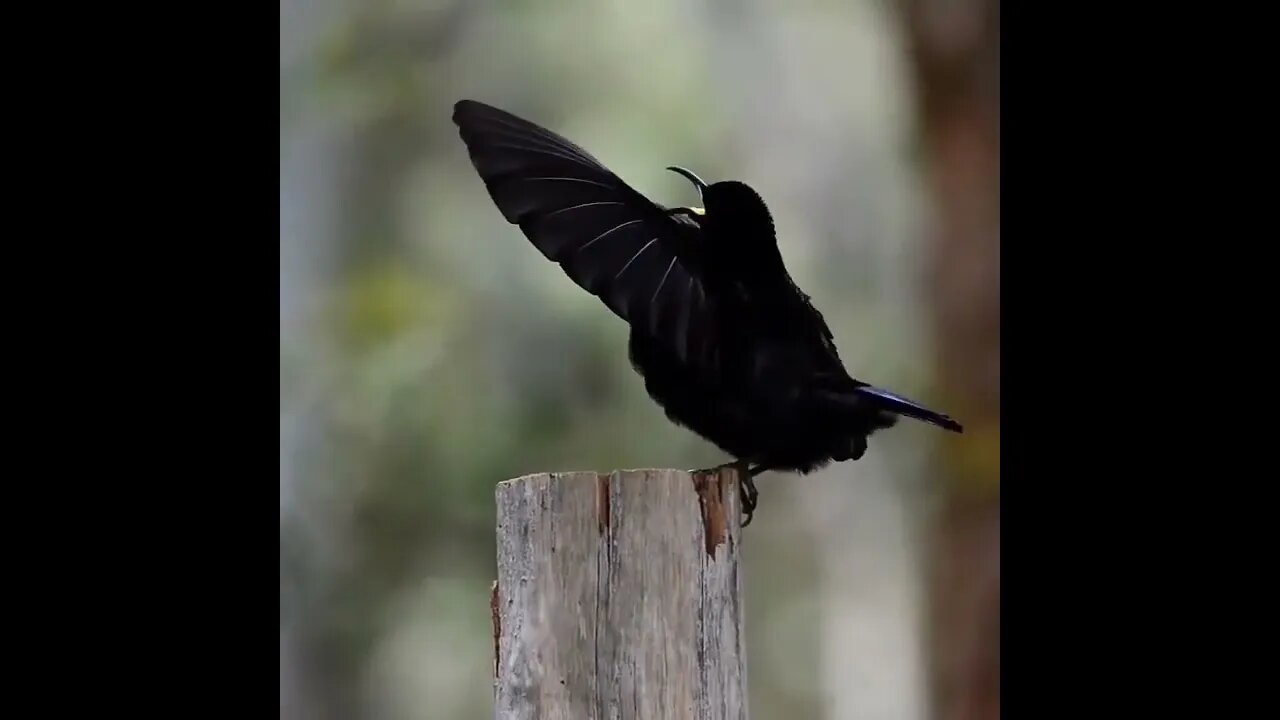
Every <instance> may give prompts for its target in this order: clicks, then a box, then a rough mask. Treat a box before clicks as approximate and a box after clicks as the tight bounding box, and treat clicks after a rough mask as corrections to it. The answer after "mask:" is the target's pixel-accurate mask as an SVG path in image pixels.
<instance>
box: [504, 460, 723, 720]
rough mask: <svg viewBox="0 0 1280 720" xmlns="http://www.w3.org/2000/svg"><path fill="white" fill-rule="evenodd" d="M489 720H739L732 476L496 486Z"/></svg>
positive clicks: (563, 476) (567, 476) (638, 476)
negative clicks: (494, 654) (492, 693)
mask: <svg viewBox="0 0 1280 720" xmlns="http://www.w3.org/2000/svg"><path fill="white" fill-rule="evenodd" d="M495 495H496V499H497V508H498V580H497V584H496V589H495V595H494V611H493V617H494V637H495V645H496V652H497V658H496V677H495V684H496V688H495V690H496V692H495V695H496V698H495V700H496V714H495V716H496V717H497V718H498V719H499V720H533V719H538V720H560V719H562V718H563V719H564V720H606V719H608V720H615V719H616V720H632V719H634V720H653V719H658V718H672V719H678V720H684V719H686V718H687V719H689V720H713V719H714V720H728V719H732V720H745V718H746V717H747V707H746V696H747V693H746V659H745V650H744V647H743V628H742V610H743V607H742V600H741V593H742V579H741V573H740V570H739V564H738V562H739V560H738V559H739V543H740V534H739V531H740V522H741V521H740V507H739V495H738V485H737V477H736V475H735V474H734V473H733V472H732V471H731V470H723V471H721V472H720V473H719V474H718V475H693V474H690V473H688V472H684V471H680V470H628V471H616V472H613V473H610V474H597V473H592V472H569V473H552V474H538V475H529V476H525V477H521V478H517V479H514V480H509V481H506V482H503V483H500V484H499V486H498V488H497V491H496V493H495Z"/></svg>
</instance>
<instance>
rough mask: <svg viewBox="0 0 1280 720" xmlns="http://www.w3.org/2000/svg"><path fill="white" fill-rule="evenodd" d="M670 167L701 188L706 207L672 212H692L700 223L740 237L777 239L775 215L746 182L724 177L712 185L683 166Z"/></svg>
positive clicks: (703, 203) (676, 209) (687, 208)
mask: <svg viewBox="0 0 1280 720" xmlns="http://www.w3.org/2000/svg"><path fill="white" fill-rule="evenodd" d="M667 169H668V170H670V171H672V172H674V173H676V174H678V175H682V176H684V177H685V179H687V180H688V181H689V182H691V183H693V186H694V187H696V188H697V189H698V194H699V195H700V196H701V197H702V207H685V208H675V209H674V210H673V211H672V212H678V213H683V214H686V215H692V216H693V217H694V218H695V219H696V220H697V221H698V224H699V225H702V226H704V227H707V226H710V227H713V228H717V229H720V230H721V231H723V232H725V233H731V234H733V235H735V236H738V237H740V238H744V239H745V238H750V237H759V238H767V239H768V240H769V241H770V242H772V241H773V237H774V231H773V217H772V215H770V213H769V208H768V206H766V205H765V203H764V200H763V199H762V198H761V197H760V195H759V193H757V192H756V191H755V190H753V189H752V188H751V186H750V185H747V184H746V183H743V182H739V181H737V180H724V181H721V182H717V183H711V184H708V183H706V182H704V181H703V180H702V178H700V177H698V176H697V175H694V174H693V173H692V172H690V171H689V170H686V169H685V168H682V167H676V166H672V167H669V168H667Z"/></svg>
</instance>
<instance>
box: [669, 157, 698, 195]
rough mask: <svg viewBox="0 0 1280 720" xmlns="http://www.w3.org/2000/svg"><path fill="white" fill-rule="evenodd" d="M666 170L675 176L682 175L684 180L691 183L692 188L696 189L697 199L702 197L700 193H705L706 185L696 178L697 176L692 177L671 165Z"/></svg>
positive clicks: (690, 174) (683, 170)
mask: <svg viewBox="0 0 1280 720" xmlns="http://www.w3.org/2000/svg"><path fill="white" fill-rule="evenodd" d="M667 169H668V170H670V171H671V172H673V173H676V174H677V175H683V176H684V178H685V179H686V180H688V181H689V182H691V183H693V186H694V187H696V188H698V197H702V193H703V192H705V191H706V189H707V184H706V183H705V182H703V181H702V178H700V177H698V176H697V175H694V174H693V173H692V172H690V171H689V170H686V169H684V168H682V167H679V166H677V165H672V166H671V167H668V168H667Z"/></svg>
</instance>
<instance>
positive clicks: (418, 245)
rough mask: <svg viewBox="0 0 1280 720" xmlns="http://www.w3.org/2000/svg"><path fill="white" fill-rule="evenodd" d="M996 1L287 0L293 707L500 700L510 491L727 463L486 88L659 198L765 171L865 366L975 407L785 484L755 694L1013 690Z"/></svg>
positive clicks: (790, 256) (768, 484) (286, 491)
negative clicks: (495, 200) (670, 412)
mask: <svg viewBox="0 0 1280 720" xmlns="http://www.w3.org/2000/svg"><path fill="white" fill-rule="evenodd" d="M998 10H999V6H998V1H997V0H949V1H943V0H932V1H928V2H926V1H924V0H902V1H900V2H887V1H886V2H872V1H870V0H851V1H847V2H834V1H832V0H774V1H772V2H766V1H764V0H649V2H645V3H625V2H620V1H618V0H603V1H602V0H590V1H589V0H556V2H527V1H526V2H514V1H512V2H496V1H491V2H481V1H479V0H383V1H374V0H358V1H357V0H281V6H280V11H281V36H280V42H281V46H280V82H281V96H280V121H281V131H280V140H281V151H280V152H281V154H280V171H281V186H280V207H281V226H280V252H281V265H280V327H281V347H280V379H281V396H280V653H281V655H280V667H281V675H280V709H281V717H282V718H290V719H293V718H299V719H301V718H306V719H314V720H357V719H359V720H428V719H433V720H434V719H446V718H448V719H453V718H478V717H487V716H490V713H491V710H492V697H493V695H492V685H491V682H492V652H493V649H492V639H491V634H490V625H489V623H490V619H489V604H488V603H489V583H490V581H491V580H492V579H493V577H494V572H495V570H494V563H495V560H494V528H493V525H494V505H493V486H494V484H495V483H496V482H499V481H501V480H504V479H507V478H510V477H514V476H517V475H521V474H525V473H528V472H534V471H540V470H553V469H554V470H570V469H598V470H609V469H614V468H626V467H653V466H664V467H684V468H691V467H702V466H706V465H712V464H718V463H720V462H722V461H724V460H725V459H726V458H724V457H723V456H722V455H720V453H719V452H718V451H716V450H715V449H714V448H712V447H710V446H709V445H707V444H706V443H704V442H702V441H700V440H699V439H697V438H696V437H694V436H692V435H690V434H688V433H686V432H685V431H682V430H679V429H677V428H675V427H672V426H671V425H669V424H668V423H667V422H666V421H665V419H664V418H663V416H662V414H661V411H660V410H659V409H658V408H657V407H656V406H654V405H653V404H652V403H650V402H649V401H648V399H647V398H646V397H645V395H644V392H643V389H642V386H641V383H640V381H639V379H638V378H637V376H636V375H635V374H634V373H633V372H632V370H631V369H630V367H629V365H628V364H627V360H626V351H625V348H626V328H625V327H624V326H623V325H622V323H621V322H620V321H618V320H617V319H616V318H615V317H614V316H613V315H612V314H610V313H609V312H608V310H607V309H606V308H605V307H604V306H603V305H602V304H601V303H599V302H598V301H596V300H595V299H594V298H592V297H590V296H589V295H587V294H586V293H585V292H583V291H581V290H579V289H578V288H577V287H576V286H574V285H573V284H572V283H571V282H570V281H569V280H568V279H567V278H566V277H564V275H563V274H562V273H561V271H560V270H559V269H558V268H557V267H556V266H554V265H552V264H551V263H548V262H547V261H545V260H544V259H543V258H542V257H541V255H539V254H538V253H537V252H536V251H535V250H534V249H533V248H532V247H531V246H530V245H529V244H528V243H527V242H526V241H525V239H524V238H523V236H521V235H520V234H519V232H518V230H517V229H516V228H513V227H511V226H509V225H506V224H505V223H504V222H503V220H502V218H501V216H500V215H499V213H498V212H497V210H496V209H495V208H494V206H493V205H492V203H491V202H490V201H489V199H488V197H487V195H486V193H485V192H484V189H483V187H482V186H481V184H480V182H479V180H478V178H477V177H476V175H475V173H474V172H473V171H472V169H471V167H470V166H469V164H468V162H467V158H466V152H465V149H464V147H463V145H462V143H461V141H460V140H459V139H458V136H457V134H456V131H455V128H454V126H453V125H452V124H451V122H450V112H451V109H452V104H453V102H454V101H455V100H457V99H459V98H463V97H471V98H475V99H479V100H483V101H486V102H490V103H492V104H495V105H498V106H500V107H503V108H506V109H508V110H511V111H513V112H515V113H517V114H519V115H523V116H526V117H528V118H530V119H532V120H534V121H536V122H539V123H541V124H544V125H547V126H549V127H551V128H552V129H554V130H557V131H559V132H561V133H563V134H566V135H567V136H568V137H570V138H571V139H573V140H575V141H576V142H578V143H579V144H581V145H583V146H585V147H586V148H587V149H588V150H590V151H591V152H592V153H593V154H595V155H596V156H597V157H598V158H600V159H601V160H602V161H603V162H604V163H605V164H606V165H608V166H610V167H611V168H612V169H613V170H614V171H615V172H617V173H618V174H620V175H621V176H622V177H623V179H625V180H627V181H628V182H629V183H631V184H632V185H633V186H634V187H636V188H637V189H639V190H641V191H642V192H645V193H647V194H649V195H650V196H651V197H653V198H654V199H655V200H657V201H658V202H661V203H667V204H688V203H691V202H694V196H693V195H692V194H691V193H692V189H691V188H690V186H689V185H688V183H687V182H685V181H684V180H682V179H681V178H679V177H677V176H676V175H674V174H672V173H670V172H667V171H665V170H663V168H664V167H665V166H667V165H670V164H680V165H685V166H687V167H690V168H692V169H693V170H694V171H695V172H697V173H699V174H700V175H702V176H703V177H705V178H707V179H709V180H716V179H727V178H737V179H742V180H745V181H746V182H748V183H750V184H752V185H753V186H755V187H756V188H757V189H758V190H759V191H760V192H761V193H762V194H763V196H764V197H765V198H766V199H767V200H768V201H769V202H770V204H771V207H772V209H773V211H774V214H775V219H776V221H777V224H778V227H779V230H780V235H781V246H782V251H783V254H784V256H785V258H786V260H787V262H788V264H789V266H790V268H791V271H792V274H793V276H794V277H795V278H796V280H797V282H799V283H800V284H801V286H802V287H803V288H805V290H806V291H808V292H809V293H810V294H811V295H812V296H813V298H814V300H815V302H816V303H817V304H818V306H819V307H820V308H821V309H822V311H823V313H824V314H825V316H826V318H827V320H828V322H829V323H830V324H831V326H832V328H833V330H834V332H835V334H836V339H837V343H838V345H839V347H840V350H841V353H842V355H843V357H844V358H845V360H846V364H847V365H848V366H849V368H850V371H851V372H853V373H854V374H855V375H856V376H858V377H862V378H864V379H867V380H869V381H871V382H874V383H877V384H880V385H883V386H888V387H892V388H895V389H898V390H900V391H903V392H905V393H906V394H908V395H912V396H915V397H918V398H921V399H924V400H926V401H928V402H929V403H931V404H933V405H935V406H936V407H938V409H941V410H943V411H945V412H949V413H951V414H953V415H955V416H957V417H958V418H959V419H961V420H962V421H963V422H964V423H965V425H966V428H967V432H966V434H965V435H963V436H960V437H953V436H950V435H949V434H944V433H942V432H940V431H937V430H935V429H933V428H931V427H928V426H923V425H921V424H918V423H913V422H904V423H902V424H901V425H900V426H899V427H898V428H896V429H894V430H892V431H889V432H888V433H884V434H881V435H879V436H877V437H876V439H875V441H874V442H873V443H872V446H871V449H870V451H869V452H868V454H867V456H866V457H865V458H864V459H863V460H862V461H860V462H858V463H846V464H841V465H836V466H832V467H830V468H829V469H826V470H824V471H822V472H819V473H815V474H813V475H810V476H806V477H796V476H779V475H773V474H770V475H765V476H762V477H761V478H760V480H759V481H758V485H759V487H760V490H761V493H762V498H761V500H762V507H761V511H760V512H758V513H757V516H756V519H755V521H754V522H753V523H752V525H751V527H750V528H748V532H747V534H746V543H745V545H744V556H745V566H744V572H745V578H746V580H745V582H746V612H747V652H748V663H749V665H748V667H749V682H750V708H751V713H752V716H753V717H756V718H858V719H865V720H873V719H874V720H924V719H926V718H938V719H939V720H955V719H959V718H964V719H965V720H987V719H988V718H995V717H998V714H999V703H998V691H999V685H998V671H999V654H998V645H999V553H998V543H999V515H998V514H999V495H998V489H999V484H998V483H999V459H998V453H999V431H998V428H999V412H998V408H999V373H1000V368H999V359H998V358H999V355H998V347H999V289H998V288H999V267H998V251H999V222H998V182H999V174H998V163H999V143H998V130H999V115H998V107H999V84H998V76H999V71H998V67H999V65H998V64H999V54H998Z"/></svg>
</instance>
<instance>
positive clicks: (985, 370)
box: [900, 0, 1000, 720]
mask: <svg viewBox="0 0 1280 720" xmlns="http://www.w3.org/2000/svg"><path fill="white" fill-rule="evenodd" d="M900 9H901V11H902V13H901V18H902V20H903V22H904V25H905V27H904V30H905V33H906V36H907V40H908V48H909V52H910V54H911V57H910V60H911V63H912V70H913V72H914V79H915V91H916V101H917V107H918V110H919V112H918V118H919V122H920V128H919V131H920V138H921V141H922V142H923V145H924V150H925V156H926V158H927V165H928V177H929V187H930V190H931V193H932V200H933V206H934V208H935V212H936V214H935V220H936V224H935V226H934V229H933V236H932V250H933V252H932V253H931V258H932V268H931V282H930V290H931V292H932V302H933V307H934V317H933V320H934V331H935V337H936V341H937V350H938V355H939V363H938V368H939V369H938V379H939V388H938V389H939V395H938V398H937V402H938V404H939V405H941V406H943V407H946V408H947V411H948V412H952V413H954V414H955V416H956V417H958V418H960V419H961V421H962V422H964V423H965V434H964V435H963V436H955V437H948V438H946V439H945V443H946V444H945V447H944V455H943V460H944V462H943V463H942V467H941V474H942V479H943V482H944V484H943V488H942V494H941V499H940V504H939V505H938V507H937V515H936V517H935V519H934V523H933V527H932V533H931V542H930V544H931V548H930V551H929V560H930V574H929V584H930V591H929V598H930V606H931V609H930V621H931V622H930V625H931V637H930V645H931V647H930V650H931V653H930V655H931V659H932V664H933V667H932V685H933V703H932V704H933V716H934V717H935V718H938V720H992V719H994V718H997V717H999V715H1000V699H999V692H1000V683H999V675H1000V652H999V644H1000V622H999V618H1000V495H999V478H1000V465H999V448H1000V433H999V427H1000V426H999V423H1000V354H999V353H1000V290H999V282H1000V264H999V261H1000V218H999V207H1000V206H999V184H1000V167H999V162H1000V142H999V129H1000V122H999V119H1000V115H999V112H1000V87H999V76H1000V53H999V42H1000V36H999V12H1000V3H999V0H946V1H943V0H902V2H901V5H900Z"/></svg>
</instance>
